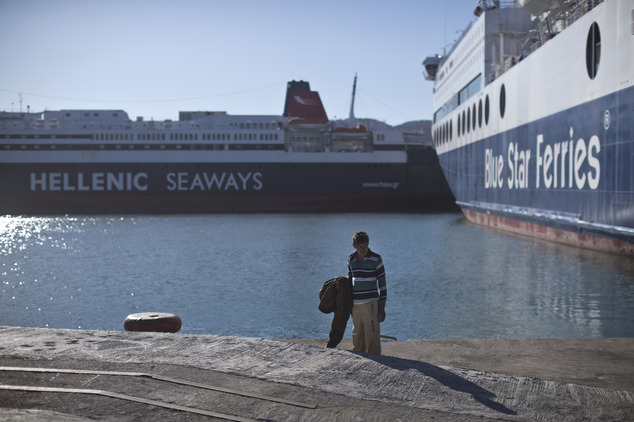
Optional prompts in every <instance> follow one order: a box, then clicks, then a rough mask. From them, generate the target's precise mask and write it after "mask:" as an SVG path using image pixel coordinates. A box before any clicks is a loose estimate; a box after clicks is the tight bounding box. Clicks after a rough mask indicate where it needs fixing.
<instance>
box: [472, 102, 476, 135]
mask: <svg viewBox="0 0 634 422" xmlns="http://www.w3.org/2000/svg"><path fill="white" fill-rule="evenodd" d="M472 115H473V130H476V105H475V103H474V104H473V114H472Z"/></svg>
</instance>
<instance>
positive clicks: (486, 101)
mask: <svg viewBox="0 0 634 422" xmlns="http://www.w3.org/2000/svg"><path fill="white" fill-rule="evenodd" d="M484 124H485V125H488V124H489V96H488V95H487V96H486V98H485V99H484Z"/></svg>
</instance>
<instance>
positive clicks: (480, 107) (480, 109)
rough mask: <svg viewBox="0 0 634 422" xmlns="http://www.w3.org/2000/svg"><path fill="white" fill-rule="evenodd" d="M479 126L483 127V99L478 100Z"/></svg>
mask: <svg viewBox="0 0 634 422" xmlns="http://www.w3.org/2000/svg"><path fill="white" fill-rule="evenodd" d="M478 127H482V99H480V101H479V102H478Z"/></svg>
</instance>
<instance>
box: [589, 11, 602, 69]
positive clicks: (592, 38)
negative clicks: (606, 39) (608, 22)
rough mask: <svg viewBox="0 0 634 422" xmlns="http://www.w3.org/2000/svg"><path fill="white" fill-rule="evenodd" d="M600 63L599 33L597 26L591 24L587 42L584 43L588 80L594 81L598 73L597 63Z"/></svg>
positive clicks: (594, 23) (593, 23)
mask: <svg viewBox="0 0 634 422" xmlns="http://www.w3.org/2000/svg"><path fill="white" fill-rule="evenodd" d="M600 61H601V33H600V32H599V25H597V23H596V22H592V25H591V26H590V31H588V42H587V43H586V69H587V70H588V76H590V79H594V78H595V77H596V76H597V72H598V71H599V62H600Z"/></svg>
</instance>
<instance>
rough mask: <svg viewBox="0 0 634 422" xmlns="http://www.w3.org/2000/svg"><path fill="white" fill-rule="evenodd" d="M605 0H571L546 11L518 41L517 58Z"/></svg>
mask: <svg viewBox="0 0 634 422" xmlns="http://www.w3.org/2000/svg"><path fill="white" fill-rule="evenodd" d="M604 1H605V0H573V1H568V2H564V3H563V4H562V5H561V6H560V7H558V8H557V9H554V10H552V11H550V12H547V13H546V14H545V15H542V16H541V18H540V19H539V21H538V23H537V25H536V28H535V29H534V30H532V31H530V32H529V33H528V34H526V36H524V37H523V38H522V39H520V40H519V42H518V50H519V52H520V55H519V57H518V59H519V60H523V59H524V58H526V57H528V56H529V55H530V54H531V53H533V52H534V51H535V50H537V49H538V48H539V47H541V46H542V45H544V44H545V43H546V42H548V40H550V39H552V38H554V37H555V36H557V34H559V33H560V32H562V31H563V30H565V29H566V28H568V27H569V26H570V25H572V24H573V23H575V22H576V21H578V20H579V19H580V18H581V17H583V16H584V15H585V14H586V13H588V12H590V11H591V10H592V9H594V8H595V7H596V6H598V5H599V4H601V3H603V2H604Z"/></svg>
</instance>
